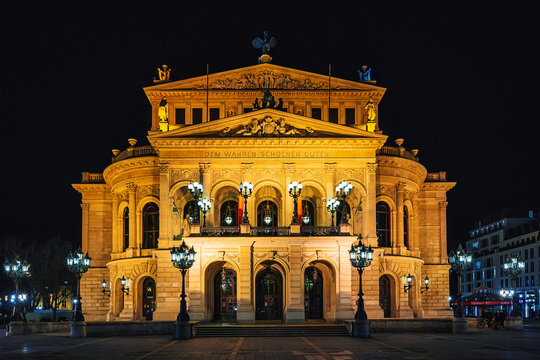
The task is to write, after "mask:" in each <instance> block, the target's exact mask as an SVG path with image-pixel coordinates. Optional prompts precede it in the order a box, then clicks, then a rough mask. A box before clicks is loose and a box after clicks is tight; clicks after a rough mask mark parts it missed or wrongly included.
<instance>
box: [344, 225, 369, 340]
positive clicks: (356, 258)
mask: <svg viewBox="0 0 540 360" xmlns="http://www.w3.org/2000/svg"><path fill="white" fill-rule="evenodd" d="M349 260H351V264H352V266H354V267H355V268H356V270H357V271H358V308H357V310H356V315H355V316H354V318H355V325H354V331H353V336H354V337H361V338H369V337H370V336H371V330H370V328H369V322H368V319H367V314H366V311H365V309H364V292H363V291H362V274H363V273H364V268H366V267H368V266H370V265H371V261H372V260H373V250H372V249H371V246H370V247H369V248H368V247H366V246H365V245H364V244H362V235H360V236H358V244H357V245H351V250H350V251H349Z"/></svg>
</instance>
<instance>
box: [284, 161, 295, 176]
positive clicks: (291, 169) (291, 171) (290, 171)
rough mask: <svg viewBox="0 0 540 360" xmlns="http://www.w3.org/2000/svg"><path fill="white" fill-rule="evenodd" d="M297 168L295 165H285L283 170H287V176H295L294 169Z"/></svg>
mask: <svg viewBox="0 0 540 360" xmlns="http://www.w3.org/2000/svg"><path fill="white" fill-rule="evenodd" d="M295 168H296V164H295V163H284V164H283V169H284V170H285V174H286V175H294V169H295Z"/></svg>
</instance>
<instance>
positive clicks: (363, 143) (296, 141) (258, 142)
mask: <svg viewBox="0 0 540 360" xmlns="http://www.w3.org/2000/svg"><path fill="white" fill-rule="evenodd" d="M384 141H385V140H384V139H368V138H263V137H250V138H184V139H182V138H178V139H150V142H151V143H152V146H155V147H160V148H171V147H178V146H186V147H193V146H198V147H208V146H298V145H301V146H307V147H310V148H311V147H314V146H320V147H327V146H337V147H350V146H351V145H354V146H356V147H361V148H377V147H378V146H379V145H380V144H382V143H384Z"/></svg>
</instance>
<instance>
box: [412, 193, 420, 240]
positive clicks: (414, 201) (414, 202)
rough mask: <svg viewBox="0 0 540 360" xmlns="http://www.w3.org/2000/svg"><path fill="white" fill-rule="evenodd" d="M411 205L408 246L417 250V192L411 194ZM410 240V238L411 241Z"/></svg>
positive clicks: (418, 211) (418, 218) (418, 210)
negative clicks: (411, 213)
mask: <svg viewBox="0 0 540 360" xmlns="http://www.w3.org/2000/svg"><path fill="white" fill-rule="evenodd" d="M412 206H413V214H414V217H411V220H410V223H411V226H410V227H409V228H410V232H411V235H409V242H410V245H409V247H410V248H411V249H414V250H415V251H418V249H419V247H420V241H419V239H418V238H417V234H418V221H419V220H420V208H419V205H418V194H414V195H413V198H412ZM411 240H412V242H411Z"/></svg>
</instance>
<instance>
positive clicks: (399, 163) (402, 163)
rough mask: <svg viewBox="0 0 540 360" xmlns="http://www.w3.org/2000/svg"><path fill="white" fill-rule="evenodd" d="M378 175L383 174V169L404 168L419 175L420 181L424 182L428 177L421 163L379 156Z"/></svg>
mask: <svg viewBox="0 0 540 360" xmlns="http://www.w3.org/2000/svg"><path fill="white" fill-rule="evenodd" d="M377 165H378V166H377V175H386V174H381V168H382V167H391V168H402V169H406V170H409V171H411V172H413V173H415V174H416V175H418V177H419V179H420V181H423V180H424V179H425V178H426V176H427V169H426V168H425V167H424V165H422V164H420V163H419V162H416V161H413V160H409V159H405V158H401V157H397V156H383V155H377Z"/></svg>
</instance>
